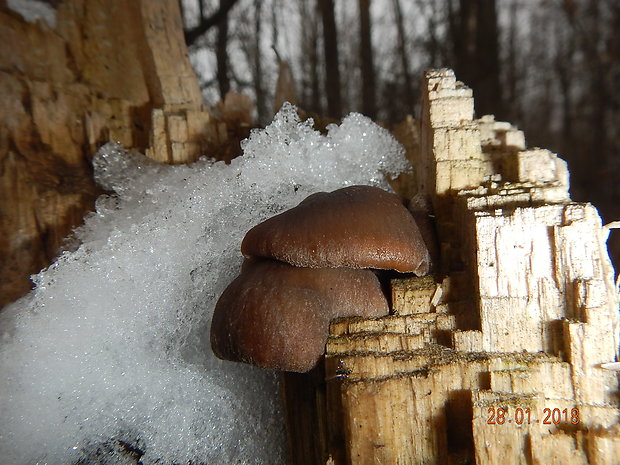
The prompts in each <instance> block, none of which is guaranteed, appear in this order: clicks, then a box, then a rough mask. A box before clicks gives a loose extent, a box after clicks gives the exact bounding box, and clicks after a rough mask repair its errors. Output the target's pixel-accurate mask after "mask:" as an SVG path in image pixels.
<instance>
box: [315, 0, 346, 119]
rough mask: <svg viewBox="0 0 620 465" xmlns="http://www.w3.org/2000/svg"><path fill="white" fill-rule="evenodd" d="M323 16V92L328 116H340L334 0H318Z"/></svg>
mask: <svg viewBox="0 0 620 465" xmlns="http://www.w3.org/2000/svg"><path fill="white" fill-rule="evenodd" d="M319 7H320V9H321V17H322V18H323V50H324V54H325V93H326V94H327V112H328V113H329V116H333V117H336V118H339V117H340V116H342V104H341V100H340V69H339V66H340V60H339V59H338V34H337V29H336V20H335V18H334V1H333V0H319Z"/></svg>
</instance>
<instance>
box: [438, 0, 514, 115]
mask: <svg viewBox="0 0 620 465" xmlns="http://www.w3.org/2000/svg"><path fill="white" fill-rule="evenodd" d="M449 7H450V9H451V11H450V16H451V17H450V18H449V21H450V26H451V27H450V29H451V36H452V46H453V51H454V67H455V71H456V74H457V77H458V78H459V79H460V80H462V81H464V82H465V83H466V84H467V85H468V86H470V87H471V88H472V89H473V90H474V97H475V104H476V113H477V114H478V115H479V116H481V115H484V114H494V115H496V116H497V117H498V118H499V119H503V118H504V108H503V104H502V102H503V99H502V92H501V84H500V65H499V40H498V26H497V12H496V6H495V0H460V2H459V10H458V12H455V11H454V7H453V6H452V2H451V1H450V2H449Z"/></svg>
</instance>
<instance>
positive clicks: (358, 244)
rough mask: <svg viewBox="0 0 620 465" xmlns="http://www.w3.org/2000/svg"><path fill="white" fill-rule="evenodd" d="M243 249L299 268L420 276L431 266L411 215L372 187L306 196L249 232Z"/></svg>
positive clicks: (396, 200) (249, 254)
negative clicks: (377, 271)
mask: <svg viewBox="0 0 620 465" xmlns="http://www.w3.org/2000/svg"><path fill="white" fill-rule="evenodd" d="M241 252H242V253H243V255H244V256H245V257H266V258H273V259H276V260H280V261H283V262H286V263H290V264H291V265H294V266H299V267H311V268H326V267H348V268H376V269H389V270H395V271H398V272H401V273H410V272H413V273H415V274H417V275H418V276H422V275H424V274H426V273H427V272H428V270H429V266H430V256H429V253H428V249H427V247H426V245H425V243H424V240H423V238H422V236H421V234H420V231H419V229H418V227H417V225H416V222H415V220H414V218H413V216H412V215H411V214H410V213H409V211H408V210H407V208H406V207H405V206H404V205H403V204H402V203H401V202H400V199H399V198H398V196H396V195H395V194H391V193H389V192H386V191H384V190H382V189H379V188H377V187H371V186H351V187H346V188H343V189H339V190H336V191H334V192H330V193H326V192H319V193H316V194H313V195H311V196H309V197H308V198H306V199H305V200H304V201H302V202H301V203H300V204H299V205H298V206H297V207H294V208H292V209H290V210H287V211H285V212H284V213H281V214H279V215H276V216H274V217H272V218H269V219H268V220H266V221H264V222H262V223H260V224H258V225H257V226H255V227H253V228H252V229H251V230H250V231H248V233H247V234H246V236H245V238H244V239H243V242H242V244H241Z"/></svg>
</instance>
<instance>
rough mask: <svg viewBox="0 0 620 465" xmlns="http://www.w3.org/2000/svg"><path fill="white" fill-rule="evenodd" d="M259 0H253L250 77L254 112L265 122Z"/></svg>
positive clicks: (265, 106)
mask: <svg viewBox="0 0 620 465" xmlns="http://www.w3.org/2000/svg"><path fill="white" fill-rule="evenodd" d="M262 4H263V2H261V0H254V67H253V68H252V78H253V81H254V94H255V95H256V112H257V113H258V121H259V122H261V123H265V122H266V121H265V120H266V119H267V117H268V113H269V110H268V109H267V105H266V103H267V102H266V101H265V90H264V87H263V67H262V60H261V49H260V38H261V25H262V20H261V10H262Z"/></svg>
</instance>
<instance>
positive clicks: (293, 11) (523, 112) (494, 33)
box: [181, 0, 620, 264]
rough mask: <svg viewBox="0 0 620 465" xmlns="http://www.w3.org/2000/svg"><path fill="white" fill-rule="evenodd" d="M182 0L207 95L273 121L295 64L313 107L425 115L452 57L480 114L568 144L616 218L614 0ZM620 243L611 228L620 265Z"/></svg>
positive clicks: (619, 139)
mask: <svg viewBox="0 0 620 465" xmlns="http://www.w3.org/2000/svg"><path fill="white" fill-rule="evenodd" d="M181 4H182V10H183V18H184V23H185V24H184V26H185V35H186V41H187V43H188V45H189V47H190V54H191V59H192V63H193V64H194V66H195V68H196V70H197V72H198V74H199V79H200V81H201V88H202V92H203V94H204V96H205V98H206V100H207V102H208V103H209V104H212V105H213V104H215V103H216V102H217V101H218V100H220V99H222V98H223V96H225V95H226V93H227V92H228V91H229V90H232V91H234V92H240V93H244V94H247V95H249V96H251V98H252V99H253V101H254V102H255V107H256V121H257V123H258V124H264V123H266V122H268V121H269V119H270V117H271V116H272V114H273V113H274V99H275V97H276V96H275V93H276V81H277V80H278V76H279V75H285V76H288V78H289V80H290V79H292V83H293V86H294V93H293V88H290V89H289V90H288V93H287V96H288V98H290V99H294V100H296V103H297V104H298V105H299V106H300V107H301V108H302V109H304V110H305V111H307V112H309V113H315V114H318V115H321V116H329V117H333V118H339V117H341V116H343V115H345V114H346V113H348V112H350V111H358V112H362V113H364V114H366V115H367V116H370V117H371V118H373V119H377V120H379V121H384V122H385V123H387V124H391V123H397V122H399V121H402V120H403V118H404V117H405V115H407V114H412V115H414V116H416V115H417V105H418V100H419V84H420V78H421V75H422V71H423V70H424V69H427V68H429V67H444V66H445V67H450V68H453V69H454V70H455V72H456V75H457V78H458V79H460V80H462V81H463V82H465V83H466V84H467V85H468V86H470V87H472V88H473V90H474V96H475V103H476V113H477V114H478V116H481V115H484V114H489V113H491V114H494V115H495V116H496V119H498V120H504V121H509V122H511V123H513V124H515V125H517V126H518V127H519V128H520V129H522V130H524V131H525V135H526V140H527V142H528V145H529V146H541V147H544V148H549V149H550V150H553V151H555V152H557V153H559V154H560V156H562V157H563V158H564V159H565V160H567V161H568V163H569V170H570V172H571V193H572V197H573V199H575V200H577V201H591V202H593V203H594V204H596V205H597V206H598V208H599V209H600V210H601V213H602V215H603V217H604V220H605V221H612V220H615V219H618V218H620V202H618V199H619V197H620V196H619V194H620V186H619V184H618V179H619V178H620V157H619V156H618V154H619V153H620V132H619V131H618V129H617V128H618V127H619V125H620V95H619V94H618V89H619V87H620V85H619V84H620V59H619V58H620V34H618V30H620V2H617V1H616V0H286V1H285V0H262V1H261V0H219V1H218V0H211V1H209V0H183V1H182V3H181ZM283 68H284V69H283ZM283 72H284V73H283ZM289 73H290V74H289ZM289 87H291V86H290V85H289ZM618 242H620V241H619V240H618V238H617V237H613V235H612V238H611V239H610V248H611V249H612V253H613V255H614V256H615V258H616V260H615V261H616V264H617V263H618V259H619V258H620V256H619V254H618V252H617V250H618V246H617V243H618Z"/></svg>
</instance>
